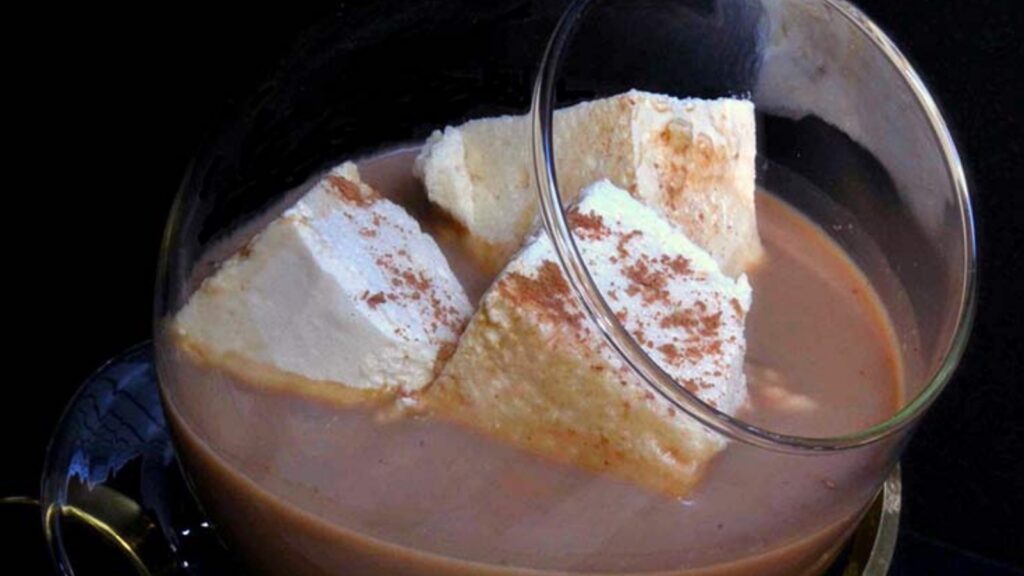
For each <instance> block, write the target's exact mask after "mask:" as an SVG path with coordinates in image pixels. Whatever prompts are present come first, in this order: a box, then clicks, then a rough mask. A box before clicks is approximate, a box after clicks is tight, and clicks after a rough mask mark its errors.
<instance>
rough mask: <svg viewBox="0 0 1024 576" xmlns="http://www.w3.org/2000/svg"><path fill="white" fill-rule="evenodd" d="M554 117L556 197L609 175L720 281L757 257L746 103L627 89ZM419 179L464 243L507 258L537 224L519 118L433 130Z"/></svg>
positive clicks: (750, 119)
mask: <svg viewBox="0 0 1024 576" xmlns="http://www.w3.org/2000/svg"><path fill="white" fill-rule="evenodd" d="M554 120H555V126H554V128H555V130H554V140H555V151H556V164H557V170H558V177H559V185H560V190H561V192H562V194H563V200H565V201H567V202H569V201H572V200H574V199H575V198H576V196H577V194H578V193H579V191H580V190H581V189H582V188H583V187H584V186H585V185H587V184H590V183H592V182H594V181H597V180H600V179H603V178H607V179H610V180H611V181H612V182H613V183H614V184H615V185H616V186H618V187H620V188H623V189H626V190H629V191H630V192H631V193H633V195H634V196H636V197H637V198H639V199H640V200H641V201H643V202H644V203H646V204H648V205H649V206H651V207H653V208H655V209H656V210H658V211H660V212H662V213H663V214H664V215H665V216H666V217H668V218H669V220H672V221H673V222H675V223H676V224H679V225H680V226H682V227H683V229H684V231H686V233H687V235H688V236H689V237H690V238H691V239H692V240H693V241H694V242H696V243H697V244H698V245H699V246H701V247H702V248H703V249H705V250H707V251H708V252H709V253H710V254H711V255H712V256H713V257H714V258H715V259H716V260H717V261H718V262H719V264H720V265H721V266H722V267H723V270H725V271H726V273H727V274H729V275H731V276H737V275H738V274H740V273H741V272H743V271H746V270H750V269H752V268H753V267H754V266H755V265H756V264H758V263H759V262H760V260H761V258H762V255H763V249H762V247H761V243H760V237H759V235H758V231H757V222H756V212H755V205H754V196H755V188H754V160H755V154H756V137H755V121H754V107H753V104H752V103H750V102H749V101H744V100H737V99H731V98H721V99H717V100H701V99H692V98H691V99H677V98H673V97H670V96H665V95H660V94H651V93H647V92H640V91H637V90H631V91H629V92H626V93H623V94H619V95H617V96H612V97H609V98H603V99H599V100H593V101H588V102H583V103H580V104H577V105H574V106H570V107H568V108H564V109H561V110H558V111H556V112H555V116H554ZM415 173H416V175H417V176H418V177H419V178H420V179H421V180H422V181H423V183H424V185H425V187H426V189H427V194H428V197H429V198H430V200H431V201H432V202H433V203H434V204H436V205H437V206H439V207H441V208H442V209H443V210H445V211H446V212H447V213H448V214H449V215H451V216H452V217H453V218H454V219H455V220H456V221H458V222H459V223H460V224H462V225H463V226H465V228H466V230H467V231H468V232H469V237H470V238H469V239H470V240H472V241H475V242H476V243H479V244H483V245H485V246H487V247H488V249H487V250H480V251H485V252H490V253H493V254H495V255H496V257H498V258H501V257H503V258H506V259H507V258H508V257H510V256H511V255H512V254H513V253H514V252H515V250H516V249H518V248H519V246H520V245H521V243H522V241H523V239H524V237H525V236H526V235H527V234H528V233H529V231H530V230H531V229H532V228H533V227H534V225H535V216H536V211H537V210H536V190H535V185H534V178H533V171H532V156H531V149H530V147H529V122H528V118H526V117H523V116H502V117H495V118H484V119H477V120H470V121H468V122H466V123H465V124H462V125H460V126H458V127H447V128H445V129H444V130H443V131H436V132H435V133H434V134H433V135H432V136H431V137H430V138H429V139H428V141H427V142H426V144H425V145H424V147H423V150H422V151H421V153H420V155H419V157H418V158H417V160H416V164H415ZM467 243H471V242H469V241H467ZM501 264H504V262H501Z"/></svg>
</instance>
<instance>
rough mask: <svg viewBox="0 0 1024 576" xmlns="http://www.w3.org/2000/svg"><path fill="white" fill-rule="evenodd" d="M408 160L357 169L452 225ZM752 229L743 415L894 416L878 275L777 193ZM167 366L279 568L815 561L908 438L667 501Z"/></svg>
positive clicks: (793, 427)
mask: <svg viewBox="0 0 1024 576" xmlns="http://www.w3.org/2000/svg"><path fill="white" fill-rule="evenodd" d="M410 161H411V156H410V155H409V154H408V153H400V154H396V155H392V156H385V157H382V158H378V159H373V160H370V161H367V162H364V163H363V164H362V166H361V169H362V172H363V177H364V179H365V180H367V181H368V182H369V183H370V184H372V185H375V186H376V187H378V188H379V189H380V190H381V191H382V192H384V193H385V194H386V195H389V196H393V197H394V198H395V199H396V201H399V202H400V203H403V204H404V205H406V206H409V207H410V210H411V211H412V212H413V213H414V214H416V215H417V216H418V217H421V218H423V219H424V222H425V226H426V228H427V229H428V230H433V231H435V232H437V231H438V230H440V229H441V228H443V223H441V222H435V221H433V220H431V216H430V213H429V210H427V208H426V207H425V205H424V204H423V201H422V196H423V193H422V191H421V190H420V188H419V187H418V185H417V184H416V183H415V182H414V181H413V180H412V179H411V177H410V174H409V164H410ZM758 224H759V228H760V233H761V236H762V240H763V242H764V245H765V248H766V250H767V255H768V259H767V261H766V263H765V265H763V266H761V267H760V268H759V269H758V270H756V271H754V272H752V273H751V274H750V281H751V284H752V286H753V289H754V299H753V307H752V310H751V313H750V315H749V317H748V324H747V339H748V378H749V386H750V392H751V397H752V400H753V407H752V409H751V410H749V411H746V412H744V413H743V414H741V416H742V417H744V418H745V419H747V420H749V421H751V422H753V423H755V424H758V425H760V426H764V427H767V428H770V429H773V430H777V431H781V432H787V433H797V434H806V435H819V436H820V435H832V434H840V433H844V432H851V431H854V430H858V429H863V428H864V427H866V426H869V425H871V424H875V423H878V422H881V421H882V420H884V419H886V418H887V417H889V416H891V415H892V414H893V413H894V412H895V410H896V409H897V407H898V405H899V403H900V402H901V399H900V389H901V386H900V375H901V365H900V361H899V357H898V352H897V350H898V348H897V346H896V344H895V342H894V339H893V336H892V331H891V330H890V328H889V326H888V323H887V320H886V316H885V314H884V312H883V310H882V307H881V305H880V303H879V302H878V300H877V298H876V297H875V295H874V292H873V290H872V289H871V287H870V285H869V284H868V283H867V280H866V279H865V278H864V277H863V275H862V274H861V273H860V272H859V271H858V270H857V269H856V267H855V266H854V265H853V264H852V263H851V262H850V261H849V260H848V259H847V258H846V257H845V256H844V255H843V254H842V252H841V251H840V250H839V249H838V248H837V247H836V246H835V245H834V244H833V243H832V242H831V241H830V240H828V239H827V237H826V236H825V235H824V234H823V233H822V232H821V231H820V230H818V229H817V228H816V227H814V226H813V225H811V224H810V223H809V222H808V221H806V220H805V219H804V218H803V217H801V216H800V215H799V214H797V213H796V212H795V211H793V210H792V209H790V208H789V207H787V206H786V205H785V204H783V203H782V202H780V201H779V200H776V199H774V198H772V197H771V196H768V195H766V194H760V195H759V197H758ZM438 237H439V238H440V243H441V245H442V248H444V249H445V251H446V254H447V255H448V256H449V258H450V260H451V261H452V265H453V269H454V270H455V271H456V274H457V275H459V276H460V279H461V280H463V282H464V283H466V284H467V290H468V291H469V292H470V293H471V297H474V298H475V297H478V296H479V294H480V293H482V291H483V289H485V288H486V285H487V283H488V281H489V277H488V276H486V275H481V274H479V273H477V271H476V269H475V268H474V266H473V264H472V261H471V260H470V259H468V258H466V257H465V256H464V255H462V254H460V251H459V244H458V242H457V241H456V236H455V235H447V236H446V234H444V233H439V234H438ZM162 364H163V365H162V370H163V374H162V381H163V382H164V383H165V390H164V392H165V399H166V400H167V408H168V412H169V415H170V417H171V421H172V423H173V424H174V426H175V429H176V431H177V436H178V441H179V446H180V448H181V451H182V454H183V457H184V458H185V461H186V464H187V467H189V468H190V470H191V472H192V476H193V479H194V481H195V482H196V485H197V488H198V489H199V492H200V495H201V496H203V497H204V498H203V500H204V503H206V504H207V506H208V508H210V510H211V513H212V514H213V515H214V517H215V518H217V519H218V520H220V523H221V524H222V525H223V526H224V528H225V529H226V531H227V533H228V534H229V537H230V538H231V539H232V541H233V542H235V543H236V545H237V546H239V547H240V548H242V549H243V550H246V551H247V552H246V554H247V555H249V556H251V557H254V558H256V559H257V562H258V563H259V565H260V566H261V567H262V568H263V569H265V570H268V571H269V572H275V571H287V572H288V573H294V572H298V573H331V572H339V571H344V572H345V573H362V571H363V570H365V571H366V573H373V572H374V571H377V572H379V573H385V572H380V571H381V570H392V571H400V572H401V573H408V574H415V573H423V574H439V573H467V574H470V573H481V572H482V570H483V569H482V567H481V566H480V565H479V564H476V563H483V564H488V565H494V566H514V567H528V568H533V569H543V570H553V571H579V572H604V573H621V572H644V571H659V572H667V573H676V572H678V573H690V572H686V571H685V570H684V569H705V570H706V571H701V572H699V573H701V574H742V573H750V574H772V573H779V574H784V573H786V574H792V573H798V572H796V571H797V570H800V571H804V572H807V573H810V572H813V571H814V570H816V568H815V566H816V565H817V564H816V563H818V564H820V561H821V557H822V556H823V555H827V553H828V552H829V550H831V549H832V548H833V547H834V545H835V543H836V542H837V541H838V538H839V537H840V536H841V535H842V534H843V533H844V531H845V530H846V529H847V528H848V527H849V526H850V524H851V523H852V522H853V521H854V520H855V519H856V518H857V515H858V514H859V513H860V511H861V510H862V509H863V507H864V506H865V505H867V503H868V502H869V500H870V499H871V497H872V496H873V494H874V493H875V491H876V489H877V487H878V485H879V483H880V482H881V480H882V477H883V476H884V474H880V473H879V470H881V469H883V468H884V467H885V466H886V463H887V462H888V461H889V457H890V453H891V451H892V450H895V446H894V445H893V444H892V443H884V444H881V445H876V446H874V447H871V448H869V449H864V450H859V451H855V452H848V453H842V454H835V455H828V456H783V455H780V454H775V453H769V452H766V451H763V450H760V449H755V448H751V447H749V446H745V445H741V444H739V443H736V442H733V443H731V444H730V445H729V447H728V448H727V449H726V450H725V452H723V453H722V454H720V455H719V456H718V457H717V458H716V460H715V461H714V462H713V464H712V465H711V467H710V469H709V472H708V474H707V476H706V477H705V478H704V480H703V481H702V483H701V484H700V485H699V486H698V488H697V489H696V490H695V491H694V492H693V493H691V494H690V495H689V496H688V497H687V498H685V499H670V498H667V497H665V496H663V495H660V494H655V493H652V492H648V491H645V490H643V489H640V488H637V487H635V486H632V485H630V484H626V483H623V482H621V481H618V480H616V479H614V478H610V477H605V476H598V475H594V474H591V473H587V472H583V471H580V470H577V469H574V468H572V467H568V466H563V465H559V464H555V463H552V462H549V461H546V460H543V459H540V458H537V457H535V456H533V455H530V454H527V453H524V452H521V451H518V450H515V449H513V448H510V447H507V446H504V445H502V444H500V443H498V442H496V441H494V440H491V439H489V438H485V437H482V436H480V435H478V434H476V433H474V432H471V431H469V430H466V429H463V428H460V427H458V426H455V425H450V424H447V423H443V422H438V421H426V420H421V419H400V420H396V421H389V422H382V421H380V420H379V419H377V418H375V416H374V413H373V412H372V411H370V410H366V409H360V408H351V407H349V408H344V407H339V406H337V405H334V404H330V403H325V402H321V401H317V400H315V399H311V398H305V397H299V396H296V395H293V394H289V393H284V392H280V391H278V392H272V391H269V390H266V389H261V388H259V387H255V386H252V385H251V384H250V383H249V382H243V381H239V380H238V379H237V378H233V377H232V376H230V375H229V374H227V373H224V372H221V371H219V370H218V369H216V367H212V366H208V365H203V364H199V363H195V362H192V361H191V360H190V358H189V357H188V356H187V355H184V354H182V353H180V352H179V351H177V350H174V349H172V348H169V347H168V348H165V350H164V354H163V362H162ZM270 550H272V551H273V553H270V552H269V551H270ZM680 570H682V571H681V572H680ZM463 571H464V572H463ZM494 571H495V573H498V572H500V570H499V569H498V568H495V569H494ZM693 573H698V572H693Z"/></svg>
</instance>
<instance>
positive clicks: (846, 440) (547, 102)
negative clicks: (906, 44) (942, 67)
mask: <svg viewBox="0 0 1024 576" xmlns="http://www.w3.org/2000/svg"><path fill="white" fill-rule="evenodd" d="M819 2H820V3H821V4H824V5H825V6H827V7H830V8H833V9H835V10H836V11H837V12H838V13H839V14H841V15H842V16H843V17H844V18H845V19H847V20H848V21H849V22H850V24H852V25H853V26H854V27H856V28H857V29H859V30H860V32H862V33H863V34H864V35H865V36H866V37H867V38H869V39H870V40H871V41H872V43H873V44H874V46H875V47H876V48H878V49H879V50H880V51H881V52H882V53H883V54H884V55H885V56H886V58H887V60H888V62H889V64H890V65H892V66H893V68H895V69H896V71H897V72H898V73H899V75H900V77H901V78H902V80H903V82H904V83H905V84H906V86H907V87H908V88H909V89H910V90H911V92H912V93H913V94H914V96H915V98H916V102H917V104H918V106H919V107H920V109H921V110H922V111H923V112H924V114H925V116H926V118H927V119H928V123H929V125H930V127H931V130H932V134H933V136H934V137H935V139H936V141H937V143H938V144H939V146H940V148H941V150H942V154H943V158H944V160H945V164H946V169H947V172H948V176H949V178H950V181H951V183H952V185H953V188H954V191H955V193H956V202H957V210H958V212H959V216H960V234H961V236H962V241H963V245H964V255H963V262H962V271H963V279H962V281H961V286H960V301H959V310H958V311H957V324H956V328H955V329H954V331H953V336H952V338H951V339H950V341H949V343H948V345H947V347H946V350H945V353H944V354H943V359H942V362H941V363H940V365H939V367H938V368H937V369H936V370H935V372H934V373H933V374H932V375H931V376H930V378H929V379H928V382H927V385H926V386H925V387H924V389H922V390H921V392H919V393H918V394H917V396H916V397H915V398H914V399H913V400H911V401H910V402H909V403H908V404H907V405H906V406H904V407H903V408H901V409H900V410H899V411H898V412H897V413H896V414H894V415H893V416H892V417H890V418H889V419H888V420H886V421H884V422H881V423H879V424H876V425H874V426H872V427H870V428H867V429H865V430H862V431H858V432H854V433H851V434H846V435H841V436H823V437H814V436H797V435H788V434H781V433H778V432H773V431H771V430H768V429H765V428H761V427H758V426H754V425H752V424H750V423H748V422H745V421H744V420H742V419H740V418H734V417H732V416H730V415H728V414H726V413H724V412H721V411H719V410H717V409H716V408H714V407H712V406H710V405H708V404H707V403H705V402H703V401H702V400H700V399H699V398H698V397H697V396H696V395H694V394H693V393H691V392H690V391H688V390H686V389H685V388H684V387H683V386H681V385H680V384H679V383H677V382H676V381H675V380H673V379H672V378H671V377H670V376H669V375H668V374H667V373H666V372H665V371H664V370H662V369H661V368H660V367H659V366H658V365H657V364H656V363H655V362H654V361H653V360H652V359H651V358H650V356H648V355H647V354H646V352H644V350H643V349H642V348H641V347H640V345H639V344H638V343H637V342H636V340H635V339H634V338H633V337H632V335H630V334H629V332H628V331H627V330H626V329H625V328H624V327H623V326H622V324H621V323H620V322H619V320H618V318H617V317H616V316H615V314H614V312H613V311H612V309H611V307H610V306H609V305H608V302H607V301H606V300H605V299H604V297H603V295H602V294H601V291H600V289H599V288H598V287H597V284H596V283H595V282H594V279H593V278H592V277H591V275H590V271H589V270H588V269H587V266H586V264H585V263H584V262H583V257H582V255H581V254H580V251H579V248H578V247H577V245H576V241H575V238H574V237H573V234H572V231H571V230H570V229H569V226H568V224H567V222H566V218H565V213H564V210H565V207H564V206H563V205H562V201H561V196H560V194H559V192H558V184H557V182H556V173H555V163H554V151H553V138H552V125H553V121H552V118H553V113H554V91H555V85H556V80H557V78H558V69H559V66H560V64H561V61H562V59H563V56H564V53H565V48H566V45H567V44H568V42H569V40H570V38H571V36H572V34H573V32H574V29H575V26H576V23H577V22H578V21H579V19H580V18H581V17H582V15H583V13H584V12H585V10H586V9H587V7H589V6H590V5H591V4H592V2H591V0H575V1H574V2H573V3H572V4H571V5H570V6H569V7H568V8H567V9H566V11H565V12H564V13H563V14H562V17H561V18H560V20H559V22H558V24H557V26H556V28H555V31H554V32H553V33H552V35H551V37H550V40H549V42H548V45H547V47H546V49H545V52H544V55H543V57H542V60H541V64H540V67H539V69H538V72H537V77H536V80H535V82H534V87H533V97H532V100H531V108H530V119H531V127H532V149H533V162H534V171H535V175H536V180H537V183H538V186H537V192H538V194H539V197H540V208H541V209H540V212H541V218H542V222H543V225H544V228H545V230H546V232H547V234H548V236H549V237H550V238H551V240H552V244H553V245H554V249H555V254H556V256H557V258H558V260H559V262H560V264H561V265H562V268H563V270H565V272H566V275H567V276H568V280H569V284H570V285H571V286H572V289H573V292H574V293H575V294H576V296H577V297H578V298H579V300H580V302H581V303H582V305H583V308H584V310H585V311H586V313H587V315H588V316H589V317H590V319H591V320H592V321H593V322H594V324H595V325H596V326H597V327H598V329H599V330H600V332H601V334H602V335H603V336H604V338H605V340H606V341H607V342H608V343H609V344H610V345H611V347H612V348H613V349H614V350H615V351H616V353H617V354H618V355H619V356H620V357H621V358H622V360H623V361H624V362H625V363H626V364H627V365H628V366H629V367H630V368H631V369H632V370H633V371H634V372H635V373H636V374H637V376H638V377H640V378H641V379H642V380H643V381H644V382H645V383H646V384H647V385H648V386H649V387H650V388H651V389H652V390H653V391H654V392H655V393H656V394H658V395H659V396H661V397H662V398H665V399H666V400H667V401H669V402H671V403H672V404H673V405H674V406H675V407H676V408H678V409H680V410H682V411H684V412H686V413H687V414H688V415H690V416H692V417H693V418H695V419H696V420H697V421H699V422H700V423H701V424H703V425H705V426H707V427H708V428H710V429H712V430H714V431H716V432H718V433H720V434H723V435H725V436H727V437H729V438H732V439H735V440H738V441H741V442H744V443H746V444H750V445H753V446H757V447H760V448H764V449H767V450H772V451H776V452H782V453H795V454H808V453H811V454H813V453H826V452H836V451H842V450H848V449H852V448H858V447H861V446H866V445H868V444H873V443H875V442H878V441H880V440H882V439H884V438H887V437H889V436H891V435H893V434H895V433H897V432H898V431H900V430H903V429H904V428H906V427H908V426H910V425H911V424H913V423H914V422H916V421H917V420H918V419H919V418H920V417H921V415H922V414H924V412H925V411H926V410H927V409H928V407H929V406H931V404H932V403H933V402H934V401H935V399H936V398H937V397H938V395H939V393H941V392H942V390H943V389H944V388H945V386H946V384H947V383H948V382H949V380H950V378H951V376H952V375H953V373H954V371H955V370H956V367H957V365H958V363H959V362H960V359H961V357H962V356H963V353H964V350H965V348H966V346H967V340H968V337H969V335H970V331H971V326H972V325H973V322H974V314H975V308H976V299H977V286H976V259H977V254H976V244H975V237H974V219H973V214H972V210H971V201H970V193H969V191H968V185H967V178H966V175H965V173H964V168H963V164H962V162H961V160H960V155H959V153H958V152H957V148H956V145H955V143H954V142H953V137H952V135H951V134H950V132H949V129H948V127H947V126H946V123H945V121H944V120H943V118H942V115H941V113H940V111H939V107H938V105H937V104H936V103H935V99H934V98H933V97H932V95H931V93H930V92H929V91H928V89H927V87H926V86H925V84H924V82H923V81H922V80H921V77H920V76H919V75H918V74H917V72H916V71H915V70H914V69H913V67H912V66H911V65H910V63H909V61H908V60H907V59H906V57H905V56H904V55H903V54H902V53H901V52H900V50H899V49H898V48H897V47H896V46H895V45H894V44H893V42H892V41H891V40H890V39H889V37H888V36H887V35H886V34H885V33H884V32H883V31H882V30H881V29H880V28H879V27H878V26H877V25H876V24H875V23H874V22H872V21H871V20H870V19H869V18H868V17H867V16H866V15H865V14H864V13H863V12H861V11H860V10H859V9H857V8H856V7H854V6H853V5H851V4H849V3H847V2H845V1H843V0H819Z"/></svg>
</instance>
